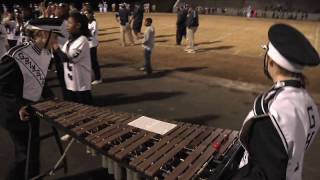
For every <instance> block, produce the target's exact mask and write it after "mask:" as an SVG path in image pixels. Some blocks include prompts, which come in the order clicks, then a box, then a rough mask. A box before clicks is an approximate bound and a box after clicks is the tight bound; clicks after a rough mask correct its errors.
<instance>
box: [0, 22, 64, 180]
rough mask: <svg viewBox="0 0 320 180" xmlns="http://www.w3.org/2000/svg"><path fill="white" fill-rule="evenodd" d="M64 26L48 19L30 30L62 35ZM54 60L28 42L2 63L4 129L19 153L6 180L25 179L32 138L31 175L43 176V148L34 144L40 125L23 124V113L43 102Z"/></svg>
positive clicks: (0, 88) (0, 102)
mask: <svg viewBox="0 0 320 180" xmlns="http://www.w3.org/2000/svg"><path fill="white" fill-rule="evenodd" d="M60 25H61V21H55V20H48V19H46V18H44V19H41V20H40V19H36V20H32V21H30V22H29V26H28V27H27V28H28V29H31V30H32V29H38V30H43V31H51V32H52V33H58V34H59V27H60ZM48 41H49V38H48V40H47V42H48ZM50 59H51V53H50V52H49V50H47V49H40V48H39V47H38V46H37V45H36V43H32V42H25V43H23V44H21V45H18V46H15V47H13V48H11V49H10V50H9V51H8V52H7V53H6V54H5V55H4V56H3V57H2V58H1V60H0V114H1V117H0V125H1V127H3V128H4V129H6V130H7V131H8V132H9V135H10V138H11V139H12V141H13V143H14V149H15V159H14V161H13V163H12V166H11V169H10V172H9V175H8V176H7V177H6V179H10V180H11V179H12V180H17V179H24V175H25V169H26V160H27V147H28V141H30V138H31V141H30V142H31V146H30V147H31V154H30V156H29V158H30V161H29V162H30V164H29V165H30V166H29V169H28V174H29V177H33V176H35V175H38V173H39V150H40V146H39V141H34V140H35V139H36V138H38V137H39V122H38V121H36V120H34V119H32V120H31V121H28V122H24V121H21V120H20V117H19V110H20V109H21V107H23V106H26V105H28V104H30V103H33V102H37V101H38V100H39V99H40V97H41V94H42V90H43V87H44V85H45V78H46V75H47V70H48V66H49V63H50ZM29 123H31V129H32V131H30V132H32V133H31V137H30V136H29V130H30V129H29V128H30V127H29V126H28V124H29ZM28 138H29V139H28Z"/></svg>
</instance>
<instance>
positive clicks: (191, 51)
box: [187, 49, 196, 54]
mask: <svg viewBox="0 0 320 180" xmlns="http://www.w3.org/2000/svg"><path fill="white" fill-rule="evenodd" d="M187 53H189V54H194V53H196V51H195V50H192V49H190V50H188V51H187Z"/></svg>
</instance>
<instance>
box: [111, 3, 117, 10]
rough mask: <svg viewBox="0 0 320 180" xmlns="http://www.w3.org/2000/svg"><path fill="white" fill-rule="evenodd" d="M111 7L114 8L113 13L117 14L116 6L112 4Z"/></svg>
mask: <svg viewBox="0 0 320 180" xmlns="http://www.w3.org/2000/svg"><path fill="white" fill-rule="evenodd" d="M111 7H112V12H115V11H116V4H115V3H112V5H111Z"/></svg>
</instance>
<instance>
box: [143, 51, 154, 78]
mask: <svg viewBox="0 0 320 180" xmlns="http://www.w3.org/2000/svg"><path fill="white" fill-rule="evenodd" d="M151 54H152V50H148V49H144V68H145V71H146V72H147V74H151V73H152V67H151Z"/></svg>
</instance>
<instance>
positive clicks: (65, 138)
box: [60, 134, 71, 142]
mask: <svg viewBox="0 0 320 180" xmlns="http://www.w3.org/2000/svg"><path fill="white" fill-rule="evenodd" d="M70 138H71V136H70V135H69V134H65V135H64V136H62V137H61V138H60V139H61V141H64V142H65V141H68V140H69V139H70Z"/></svg>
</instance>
